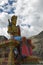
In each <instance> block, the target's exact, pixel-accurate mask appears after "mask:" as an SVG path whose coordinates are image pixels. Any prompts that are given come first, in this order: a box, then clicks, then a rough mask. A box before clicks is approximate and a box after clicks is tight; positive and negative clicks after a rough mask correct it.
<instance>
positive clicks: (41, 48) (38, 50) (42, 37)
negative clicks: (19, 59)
mask: <svg viewBox="0 0 43 65" xmlns="http://www.w3.org/2000/svg"><path fill="white" fill-rule="evenodd" d="M31 39H32V43H33V44H34V45H35V49H34V50H33V55H37V56H40V57H42V58H43V31H42V32H40V33H39V34H38V35H35V36H33V37H31Z"/></svg>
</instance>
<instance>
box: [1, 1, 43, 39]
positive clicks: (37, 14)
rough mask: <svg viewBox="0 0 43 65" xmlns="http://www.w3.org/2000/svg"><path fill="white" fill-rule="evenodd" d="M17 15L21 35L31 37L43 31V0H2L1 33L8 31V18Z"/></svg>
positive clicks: (7, 35)
mask: <svg viewBox="0 0 43 65" xmlns="http://www.w3.org/2000/svg"><path fill="white" fill-rule="evenodd" d="M13 15H16V16H17V17H18V18H17V24H16V25H19V26H20V30H21V36H25V37H27V38H28V37H30V36H33V35H36V34H38V33H40V32H41V31H43V0H0V35H4V36H6V37H7V38H10V35H9V34H8V33H7V30H8V28H7V27H8V19H11V16H13Z"/></svg>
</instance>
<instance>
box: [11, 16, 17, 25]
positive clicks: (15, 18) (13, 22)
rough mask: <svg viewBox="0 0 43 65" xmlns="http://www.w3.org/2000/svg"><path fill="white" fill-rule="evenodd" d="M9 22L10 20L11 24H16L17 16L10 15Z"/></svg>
mask: <svg viewBox="0 0 43 65" xmlns="http://www.w3.org/2000/svg"><path fill="white" fill-rule="evenodd" d="M11 22H12V24H14V25H15V26H16V22H17V16H15V15H13V16H12V17H11Z"/></svg>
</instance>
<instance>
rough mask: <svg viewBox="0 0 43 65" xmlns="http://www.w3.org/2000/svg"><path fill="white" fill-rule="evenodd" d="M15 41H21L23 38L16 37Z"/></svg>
mask: <svg viewBox="0 0 43 65" xmlns="http://www.w3.org/2000/svg"><path fill="white" fill-rule="evenodd" d="M14 39H15V40H17V41H21V39H22V37H21V36H14Z"/></svg>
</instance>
